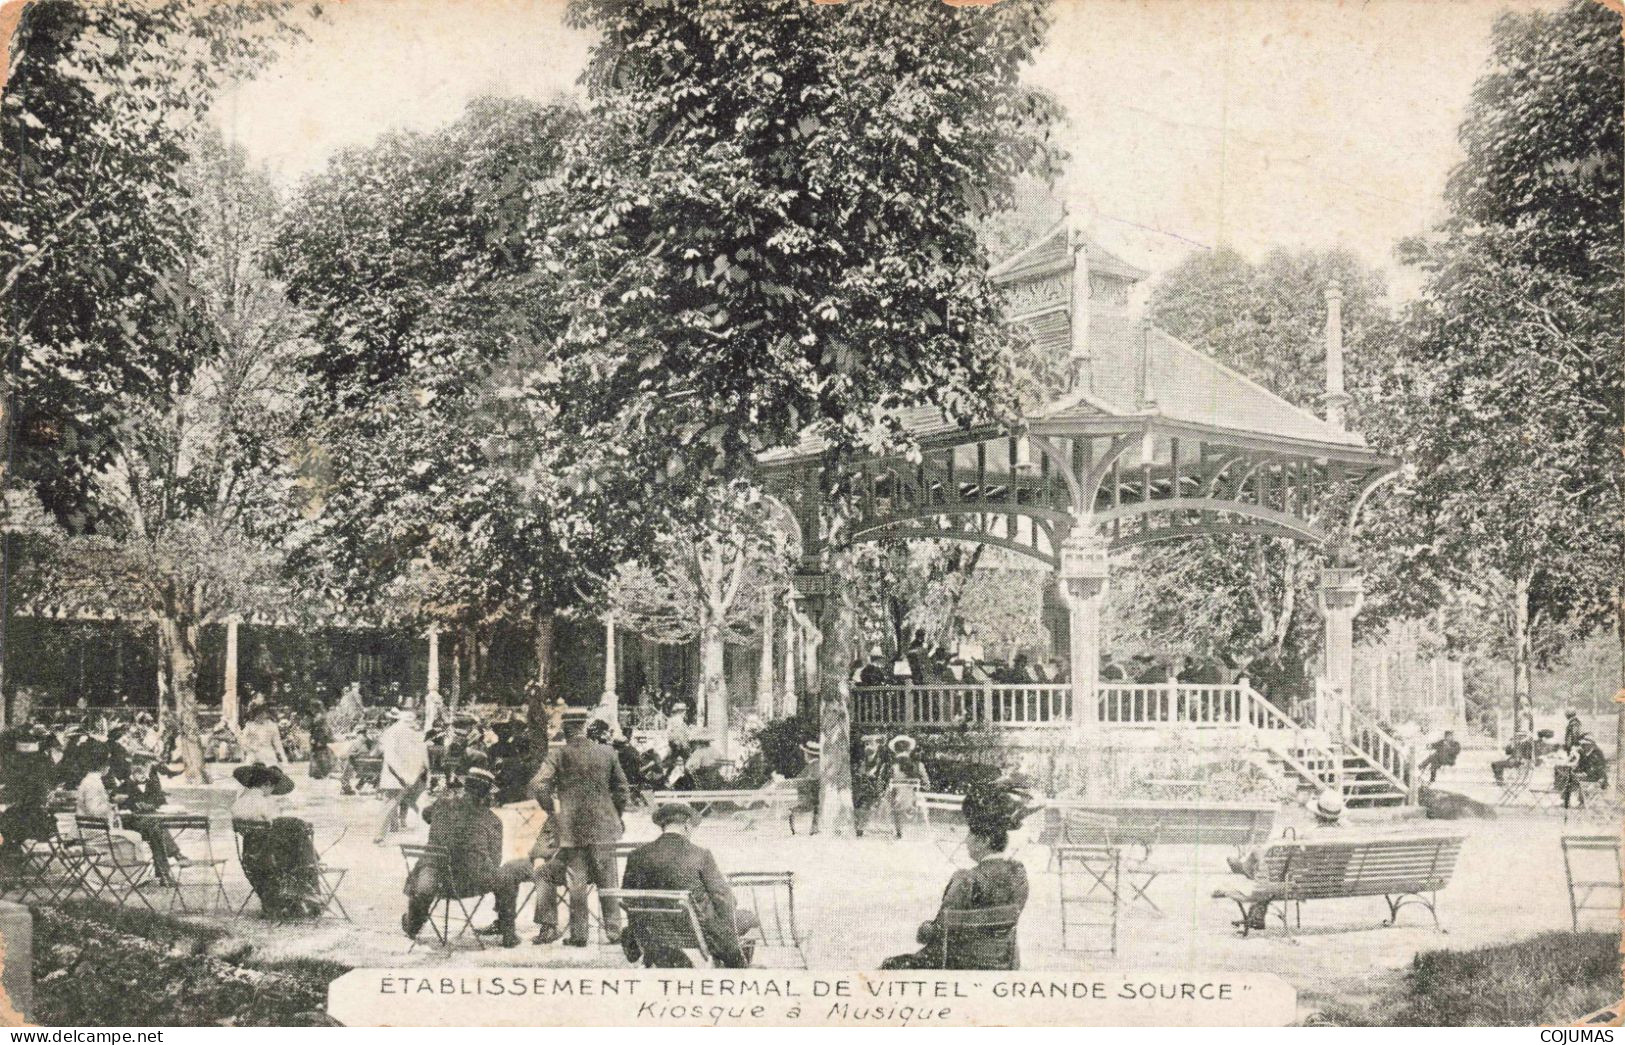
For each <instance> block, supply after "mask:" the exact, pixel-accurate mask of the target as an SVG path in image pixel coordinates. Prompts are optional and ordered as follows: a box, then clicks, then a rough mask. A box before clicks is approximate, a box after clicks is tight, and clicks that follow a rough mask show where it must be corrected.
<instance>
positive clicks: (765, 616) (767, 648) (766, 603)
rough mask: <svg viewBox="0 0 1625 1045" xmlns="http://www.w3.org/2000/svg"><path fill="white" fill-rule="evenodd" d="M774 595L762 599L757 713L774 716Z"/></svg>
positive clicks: (763, 719)
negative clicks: (760, 657)
mask: <svg viewBox="0 0 1625 1045" xmlns="http://www.w3.org/2000/svg"><path fill="white" fill-rule="evenodd" d="M773 601H774V600H773V595H772V594H771V593H769V594H768V595H767V596H766V597H765V598H763V599H762V659H761V662H760V663H759V664H758V665H757V669H756V714H758V715H760V716H761V717H762V721H764V722H765V721H767V720H768V719H770V718H772V717H773Z"/></svg>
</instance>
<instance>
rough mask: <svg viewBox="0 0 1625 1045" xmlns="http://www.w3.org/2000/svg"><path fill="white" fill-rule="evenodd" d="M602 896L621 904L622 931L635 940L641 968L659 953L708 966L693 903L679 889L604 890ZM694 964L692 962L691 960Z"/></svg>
mask: <svg viewBox="0 0 1625 1045" xmlns="http://www.w3.org/2000/svg"><path fill="white" fill-rule="evenodd" d="M603 892H604V894H605V895H608V896H611V897H614V898H615V899H617V900H619V901H620V902H621V907H622V909H623V910H625V911H626V931H627V932H629V933H631V934H632V936H633V938H634V939H636V940H637V943H638V948H639V949H640V950H641V951H642V952H643V957H644V962H645V964H651V963H652V961H653V960H654V959H655V957H656V956H657V955H659V954H661V953H662V952H679V953H681V954H683V955H684V957H685V958H688V956H689V953H690V952H693V956H694V957H692V958H689V959H688V960H689V962H690V964H692V965H694V966H696V967H704V966H709V965H711V964H712V961H713V959H712V957H711V951H710V948H708V947H707V946H706V945H705V932H704V930H703V929H701V928H700V916H699V914H698V913H697V912H696V911H695V910H694V901H693V899H692V898H691V897H690V896H689V895H688V892H687V891H686V890H683V889H605V890H604V891H603ZM696 958H697V959H698V961H695V959H696Z"/></svg>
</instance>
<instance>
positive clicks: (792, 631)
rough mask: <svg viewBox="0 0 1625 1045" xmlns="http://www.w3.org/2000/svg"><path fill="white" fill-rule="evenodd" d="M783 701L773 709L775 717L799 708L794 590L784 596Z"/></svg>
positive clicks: (789, 713)
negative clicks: (797, 697)
mask: <svg viewBox="0 0 1625 1045" xmlns="http://www.w3.org/2000/svg"><path fill="white" fill-rule="evenodd" d="M783 694H784V699H783V700H782V701H780V702H779V705H778V706H777V707H776V708H774V711H775V717H778V716H779V715H793V714H795V713H796V709H797V707H798V706H799V704H798V702H797V700H796V590H795V589H794V588H791V589H790V590H789V591H788V592H786V593H785V595H784V690H783Z"/></svg>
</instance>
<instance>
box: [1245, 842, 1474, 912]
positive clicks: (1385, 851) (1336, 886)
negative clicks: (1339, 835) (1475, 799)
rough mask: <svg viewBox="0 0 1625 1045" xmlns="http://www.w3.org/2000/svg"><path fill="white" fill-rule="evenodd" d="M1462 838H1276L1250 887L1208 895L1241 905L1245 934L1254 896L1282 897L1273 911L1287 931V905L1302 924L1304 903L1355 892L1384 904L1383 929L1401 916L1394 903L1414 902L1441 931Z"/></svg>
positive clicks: (1277, 899)
mask: <svg viewBox="0 0 1625 1045" xmlns="http://www.w3.org/2000/svg"><path fill="white" fill-rule="evenodd" d="M1461 843H1462V836H1460V835H1429V836H1425V837H1412V838H1363V839H1348V840H1335V841H1333V840H1315V841H1304V842H1277V843H1275V844H1274V845H1272V846H1270V847H1269V849H1268V850H1266V851H1265V853H1264V859H1263V863H1262V867H1261V869H1260V873H1259V877H1258V879H1257V880H1256V881H1255V883H1254V886H1253V887H1252V888H1251V889H1220V890H1217V891H1216V892H1214V894H1213V896H1214V898H1215V899H1226V900H1230V901H1232V902H1234V903H1235V904H1236V906H1237V907H1239V908H1240V909H1241V934H1242V935H1243V936H1246V935H1248V932H1249V930H1250V929H1251V926H1249V924H1248V918H1247V911H1248V908H1249V907H1251V906H1252V905H1253V904H1255V903H1258V902H1260V901H1265V900H1268V901H1271V902H1274V901H1280V903H1281V907H1280V910H1279V911H1277V915H1278V916H1279V917H1280V919H1281V927H1282V928H1283V929H1285V930H1287V932H1288V933H1290V932H1291V928H1292V927H1291V925H1290V924H1289V923H1288V911H1287V909H1288V908H1289V907H1294V908H1295V912H1294V913H1295V915H1296V921H1297V925H1298V927H1300V928H1301V927H1302V925H1303V905H1304V903H1305V901H1308V900H1339V899H1347V898H1352V897H1358V896H1380V897H1382V898H1383V899H1384V900H1385V901H1386V902H1387V904H1388V920H1387V921H1385V922H1383V924H1384V925H1387V926H1392V925H1394V924H1395V923H1396V922H1397V921H1398V920H1399V911H1400V908H1402V907H1405V906H1406V905H1408V904H1420V905H1421V906H1423V907H1425V908H1427V910H1428V913H1429V914H1431V915H1432V916H1433V925H1434V928H1437V929H1439V930H1440V931H1441V932H1442V931H1443V927H1442V926H1440V924H1439V910H1438V892H1439V890H1440V889H1443V888H1444V887H1445V886H1447V885H1449V884H1450V878H1451V876H1452V875H1453V874H1454V873H1455V869H1456V859H1457V857H1459V856H1460V855H1461Z"/></svg>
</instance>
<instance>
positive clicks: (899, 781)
mask: <svg viewBox="0 0 1625 1045" xmlns="http://www.w3.org/2000/svg"><path fill="white" fill-rule="evenodd" d="M889 746H890V749H891V756H892V759H891V770H890V772H889V773H888V774H887V780H886V804H887V805H889V806H890V807H891V820H892V829H893V830H894V831H895V832H896V833H897V837H898V838H902V837H903V821H904V820H912V819H914V818H916V817H918V816H919V815H920V801H921V800H920V795H921V793H923V792H925V791H929V790H931V774H929V773H927V772H926V771H925V763H924V762H922V761H920V760H919V759H918V758H917V757H915V751H916V750H917V748H918V745H917V744H916V743H915V741H914V738H913V737H911V736H908V735H907V734H903V735H900V736H897V737H893V738H892V742H891V744H890V745H889Z"/></svg>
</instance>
